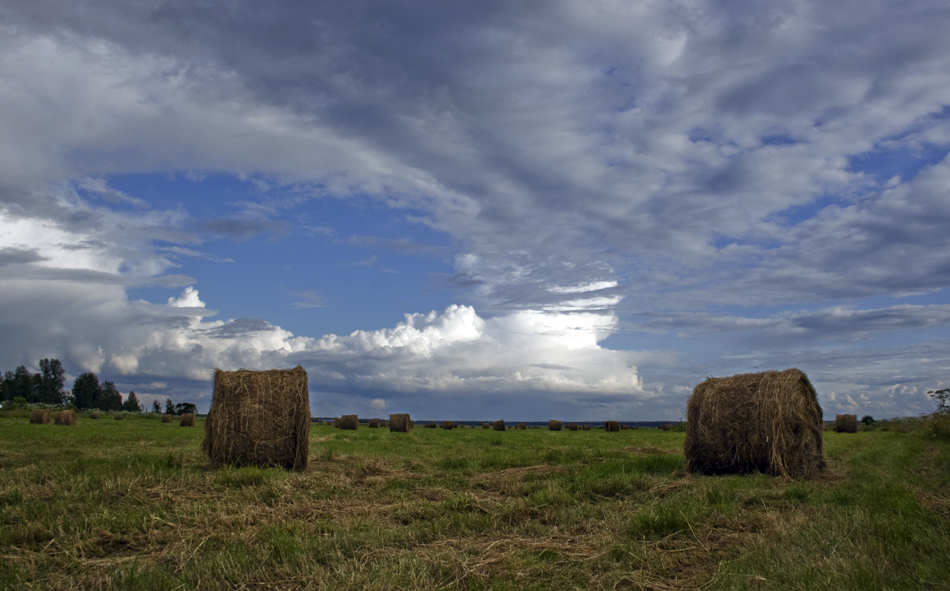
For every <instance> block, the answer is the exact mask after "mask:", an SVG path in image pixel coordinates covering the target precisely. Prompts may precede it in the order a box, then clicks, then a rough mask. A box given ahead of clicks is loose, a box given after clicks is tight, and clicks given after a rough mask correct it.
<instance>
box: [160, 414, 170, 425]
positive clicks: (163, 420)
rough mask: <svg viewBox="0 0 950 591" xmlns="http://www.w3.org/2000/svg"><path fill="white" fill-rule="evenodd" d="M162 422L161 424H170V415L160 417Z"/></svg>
mask: <svg viewBox="0 0 950 591" xmlns="http://www.w3.org/2000/svg"><path fill="white" fill-rule="evenodd" d="M162 422H163V423H170V422H172V416H171V415H170V414H168V413H165V414H163V415H162Z"/></svg>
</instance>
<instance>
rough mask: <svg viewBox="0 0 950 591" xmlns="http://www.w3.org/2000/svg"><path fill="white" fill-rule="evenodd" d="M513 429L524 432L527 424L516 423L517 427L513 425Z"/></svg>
mask: <svg viewBox="0 0 950 591" xmlns="http://www.w3.org/2000/svg"><path fill="white" fill-rule="evenodd" d="M515 429H519V430H521V431H526V430H527V429H528V423H518V424H517V425H515Z"/></svg>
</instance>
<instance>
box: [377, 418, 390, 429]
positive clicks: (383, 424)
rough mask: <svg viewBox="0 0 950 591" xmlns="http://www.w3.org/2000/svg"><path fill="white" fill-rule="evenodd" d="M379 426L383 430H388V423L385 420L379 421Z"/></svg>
mask: <svg viewBox="0 0 950 591" xmlns="http://www.w3.org/2000/svg"><path fill="white" fill-rule="evenodd" d="M379 426H380V427H381V428H383V429H388V428H389V421H387V420H386V419H381V420H380V421H379Z"/></svg>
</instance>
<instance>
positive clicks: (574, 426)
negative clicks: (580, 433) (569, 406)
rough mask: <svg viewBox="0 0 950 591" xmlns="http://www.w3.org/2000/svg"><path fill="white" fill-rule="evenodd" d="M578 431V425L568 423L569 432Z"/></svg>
mask: <svg viewBox="0 0 950 591" xmlns="http://www.w3.org/2000/svg"><path fill="white" fill-rule="evenodd" d="M577 429H578V426H577V423H568V424H567V430H568V431H577Z"/></svg>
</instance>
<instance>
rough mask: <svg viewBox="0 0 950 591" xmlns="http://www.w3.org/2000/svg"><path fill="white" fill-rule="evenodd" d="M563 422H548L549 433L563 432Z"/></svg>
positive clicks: (552, 420)
mask: <svg viewBox="0 0 950 591" xmlns="http://www.w3.org/2000/svg"><path fill="white" fill-rule="evenodd" d="M561 426H562V425H561V421H555V420H554V419H551V420H549V421H548V430H549V431H560V430H561Z"/></svg>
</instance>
